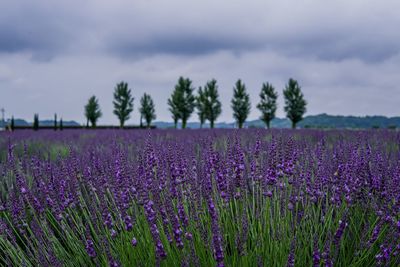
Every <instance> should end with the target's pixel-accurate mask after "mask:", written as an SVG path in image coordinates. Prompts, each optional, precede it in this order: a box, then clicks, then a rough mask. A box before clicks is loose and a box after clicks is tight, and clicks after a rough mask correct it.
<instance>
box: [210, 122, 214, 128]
mask: <svg viewBox="0 0 400 267" xmlns="http://www.w3.org/2000/svg"><path fill="white" fill-rule="evenodd" d="M210 128H211V129H213V128H214V121H213V120H212V121H210Z"/></svg>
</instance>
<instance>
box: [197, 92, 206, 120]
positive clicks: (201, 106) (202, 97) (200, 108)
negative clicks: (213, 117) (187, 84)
mask: <svg viewBox="0 0 400 267" xmlns="http://www.w3.org/2000/svg"><path fill="white" fill-rule="evenodd" d="M206 101H207V97H206V94H205V92H204V90H203V88H202V87H201V86H200V87H199V90H198V91H197V97H196V108H197V114H198V115H199V120H200V128H203V124H204V122H205V121H206Z"/></svg>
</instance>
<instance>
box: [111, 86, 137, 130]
mask: <svg viewBox="0 0 400 267" xmlns="http://www.w3.org/2000/svg"><path fill="white" fill-rule="evenodd" d="M133 100H134V98H133V97H132V95H131V89H128V83H126V82H120V83H118V84H117V86H116V87H115V90H114V101H113V104H114V114H115V115H117V117H118V119H119V126H120V127H121V128H123V127H124V124H125V122H126V121H127V120H129V118H130V115H129V114H130V113H131V112H132V111H133Z"/></svg>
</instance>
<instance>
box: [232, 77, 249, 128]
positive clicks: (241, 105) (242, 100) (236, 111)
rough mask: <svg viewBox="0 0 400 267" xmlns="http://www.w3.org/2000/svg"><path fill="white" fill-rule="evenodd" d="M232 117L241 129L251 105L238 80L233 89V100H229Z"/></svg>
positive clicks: (242, 84) (244, 87)
mask: <svg viewBox="0 0 400 267" xmlns="http://www.w3.org/2000/svg"><path fill="white" fill-rule="evenodd" d="M231 104H232V109H233V117H234V118H235V120H236V122H237V124H238V126H239V128H242V127H243V123H244V122H245V121H246V119H247V116H248V115H249V113H250V109H251V104H250V96H249V94H248V93H247V92H246V86H245V84H244V83H242V81H241V80H240V79H239V80H238V81H237V82H236V85H235V87H234V88H233V98H232V100H231Z"/></svg>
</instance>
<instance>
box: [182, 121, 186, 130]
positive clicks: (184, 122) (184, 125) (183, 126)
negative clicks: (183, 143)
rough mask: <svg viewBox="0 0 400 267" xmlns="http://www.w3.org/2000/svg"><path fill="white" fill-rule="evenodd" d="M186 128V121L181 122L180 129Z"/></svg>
mask: <svg viewBox="0 0 400 267" xmlns="http://www.w3.org/2000/svg"><path fill="white" fill-rule="evenodd" d="M185 128H186V120H182V129H185Z"/></svg>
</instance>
